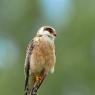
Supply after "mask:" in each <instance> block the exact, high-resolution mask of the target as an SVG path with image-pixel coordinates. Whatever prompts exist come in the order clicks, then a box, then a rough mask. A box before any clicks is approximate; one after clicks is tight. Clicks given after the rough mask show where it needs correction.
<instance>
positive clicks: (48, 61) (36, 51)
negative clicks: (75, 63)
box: [25, 26, 56, 95]
mask: <svg viewBox="0 0 95 95" xmlns="http://www.w3.org/2000/svg"><path fill="white" fill-rule="evenodd" d="M55 36H56V32H55V30H54V29H53V28H51V27H50V26H44V27H41V28H40V29H39V30H38V32H37V35H36V36H35V37H34V39H33V40H32V41H30V42H29V44H28V47H27V51H26V59H25V95H35V94H36V92H37V90H38V88H39V87H40V85H41V83H42V81H43V80H44V78H45V76H46V75H47V74H48V72H49V71H50V72H51V73H53V72H54V65H55V61H56V57H55V45H54V38H55ZM37 82H38V83H37ZM36 86H37V88H36ZM35 88H36V91H35V93H34V94H33V92H32V91H33V89H35Z"/></svg>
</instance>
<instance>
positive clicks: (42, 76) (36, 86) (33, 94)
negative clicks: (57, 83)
mask: <svg viewBox="0 0 95 95" xmlns="http://www.w3.org/2000/svg"><path fill="white" fill-rule="evenodd" d="M45 77H46V74H44V71H42V72H41V74H40V75H39V76H36V82H35V84H34V86H33V88H32V91H31V93H30V95H36V93H37V90H38V89H39V87H40V86H41V84H42V82H43V81H44V79H45Z"/></svg>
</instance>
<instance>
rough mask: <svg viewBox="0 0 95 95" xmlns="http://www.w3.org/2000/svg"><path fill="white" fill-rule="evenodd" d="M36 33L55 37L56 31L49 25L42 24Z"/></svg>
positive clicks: (51, 37)
mask: <svg viewBox="0 0 95 95" xmlns="http://www.w3.org/2000/svg"><path fill="white" fill-rule="evenodd" d="M37 35H41V36H44V37H48V38H50V39H54V38H55V37H56V31H55V29H54V28H52V27H50V26H43V27H41V28H40V29H39V30H38V32H37Z"/></svg>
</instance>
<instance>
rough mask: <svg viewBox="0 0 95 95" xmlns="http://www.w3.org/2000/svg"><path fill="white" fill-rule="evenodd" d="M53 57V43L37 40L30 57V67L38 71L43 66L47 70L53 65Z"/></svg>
mask: <svg viewBox="0 0 95 95" xmlns="http://www.w3.org/2000/svg"><path fill="white" fill-rule="evenodd" d="M54 57H55V50H54V44H53V43H49V42H47V41H43V40H39V41H38V42H37V45H36V46H35V48H34V49H33V52H32V55H31V58H30V63H31V69H32V70H33V69H34V71H38V72H39V71H41V70H42V69H43V68H44V69H48V70H49V69H50V68H51V67H52V66H53V65H54V61H55V58H54Z"/></svg>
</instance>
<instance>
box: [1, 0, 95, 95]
mask: <svg viewBox="0 0 95 95" xmlns="http://www.w3.org/2000/svg"><path fill="white" fill-rule="evenodd" d="M43 25H51V26H53V27H54V28H55V29H56V31H57V38H56V40H55V43H56V56H57V62H56V67H55V73H54V74H53V75H52V74H49V75H48V76H47V78H46V79H45V81H44V83H43V84H42V86H41V87H40V89H39V91H38V94H39V95H95V0H0V95H24V73H23V72H24V69H23V67H24V60H25V50H26V45H27V43H28V41H29V40H31V39H32V38H33V37H34V36H35V34H36V32H37V30H38V29H39V27H41V26H43Z"/></svg>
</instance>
